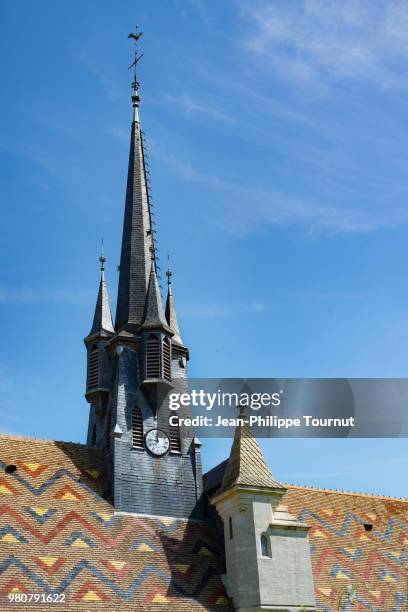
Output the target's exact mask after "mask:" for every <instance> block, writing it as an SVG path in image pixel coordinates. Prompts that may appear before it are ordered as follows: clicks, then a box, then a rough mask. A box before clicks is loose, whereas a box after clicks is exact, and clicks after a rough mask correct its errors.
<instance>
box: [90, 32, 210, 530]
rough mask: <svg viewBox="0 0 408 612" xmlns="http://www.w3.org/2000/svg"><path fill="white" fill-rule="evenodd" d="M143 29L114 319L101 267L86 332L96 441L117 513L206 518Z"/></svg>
mask: <svg viewBox="0 0 408 612" xmlns="http://www.w3.org/2000/svg"><path fill="white" fill-rule="evenodd" d="M141 36H142V33H141V32H138V31H136V33H132V34H130V35H129V38H131V39H133V40H134V42H135V56H134V62H133V64H132V66H134V70H135V73H134V81H133V83H132V106H133V118H132V124H131V133H130V152H129V164H128V173H127V187H126V198H125V212H124V221H123V235H122V248H121V258H120V267H119V286H118V298H117V306H116V319H115V325H114V326H113V324H112V319H111V317H110V309H109V304H108V301H107V300H108V298H107V289H106V284H105V279H104V277H103V270H102V271H101V274H102V276H101V282H100V287H99V294H98V301H97V312H96V313H95V317H94V324H93V326H92V332H91V334H90V335H88V336H87V337H86V338H85V344H86V347H87V351H88V382H87V391H86V399H87V400H88V402H89V403H90V404H91V408H90V418H89V430H88V444H93V445H96V446H98V447H99V448H103V449H104V452H105V458H106V465H107V470H108V473H109V475H110V481H111V492H110V493H111V497H112V499H113V503H114V506H115V509H116V510H117V511H123V512H134V513H139V514H151V515H161V516H172V517H184V518H201V517H202V476H201V456H200V446H201V444H200V442H199V441H198V439H197V438H195V436H194V432H193V431H192V430H191V428H188V427H186V426H184V425H183V424H182V420H181V421H180V423H176V424H174V423H173V425H172V426H171V427H170V425H169V416H170V411H169V406H168V394H169V393H170V392H171V391H172V390H173V391H174V390H176V391H177V392H180V391H183V390H184V389H187V361H188V359H189V352H188V349H187V347H186V346H185V345H184V343H183V341H182V339H181V336H180V331H179V327H178V322H177V317H176V312H175V306H174V299H173V292H172V287H171V274H172V273H171V272H170V270H169V271H168V272H167V276H168V295H167V302H166V309H165V310H164V308H163V302H162V297H161V294H160V289H159V283H158V279H157V264H156V259H157V256H156V245H155V238H154V236H155V231H154V223H153V219H152V212H151V205H150V196H149V188H148V181H147V168H146V156H145V148H144V143H143V134H142V130H141V127H140V120H139V103H140V98H139V83H138V80H137V65H138V62H139V60H140V57H141V56H138V54H137V43H138V41H139V39H140V37H141ZM103 267H104V261H103V262H102V268H103ZM108 311H109V316H108V315H107V313H108ZM97 313H99V314H97ZM95 319H96V323H95ZM102 319H103V322H102V323H101V322H100V321H102ZM96 351H98V353H97V352H96ZM96 354H97V355H98V357H97V358H96V357H94V355H96ZM96 371H97V373H98V378H97V384H94V382H95V380H96V379H95V372H96ZM188 416H190V414H189V409H188V408H184V409H180V410H179V411H178V417H179V419H182V417H188Z"/></svg>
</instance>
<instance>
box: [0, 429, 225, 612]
mask: <svg viewBox="0 0 408 612" xmlns="http://www.w3.org/2000/svg"><path fill="white" fill-rule="evenodd" d="M7 466H15V467H16V468H17V469H16V470H15V471H12V470H13V469H14V468H11V467H9V468H8V470H9V471H10V473H8V472H7V471H6V468H7ZM104 491H106V483H105V480H104V468H103V456H102V453H101V452H100V451H98V450H96V449H93V448H90V447H86V446H83V445H80V444H69V443H64V442H49V441H41V440H34V439H29V438H13V437H8V436H7V437H6V436H1V437H0V609H1V610H2V611H3V610H4V611H6V610H15V609H22V607H21V606H20V608H18V606H17V604H9V605H8V604H7V601H8V600H7V597H8V594H9V593H12V592H14V593H17V594H19V593H37V594H41V593H44V594H56V593H62V594H64V595H65V597H66V601H65V603H64V605H63V606H62V609H63V610H64V612H68V611H70V610H86V611H87V612H88V610H92V609H94V610H100V609H102V606H103V609H104V610H116V611H118V610H120V611H122V610H124V611H126V610H134V611H135V612H138V611H143V612H144V611H147V612H149V611H154V612H160V611H161V610H170V609H171V608H172V609H173V610H175V612H182V611H183V610H186V611H187V610H188V611H189V612H190V611H191V612H196V611H197V612H199V611H200V612H201V611H204V610H206V611H207V610H210V611H214V612H217V611H226V612H229V611H230V610H231V607H230V603H229V600H228V599H227V597H226V595H225V592H224V589H223V586H222V583H221V580H220V577H219V575H220V573H223V571H224V567H223V566H224V561H223V551H222V543H221V542H220V541H219V538H218V534H216V533H215V532H214V531H213V530H212V529H211V528H209V527H208V526H206V525H205V524H204V523H199V522H192V521H189V522H187V521H181V520H175V519H172V518H165V517H161V518H159V517H157V518H154V517H150V518H149V517H141V516H135V515H119V514H114V510H113V507H112V506H111V505H110V503H109V502H108V501H106V500H105V499H103V497H102V496H101V495H102V494H103V493H104ZM56 607H57V608H58V609H60V610H61V606H56ZM24 609H30V610H31V609H32V610H47V611H48V612H49V610H50V609H52V606H51V608H50V604H48V605H47V604H45V605H44V604H33V603H32V602H31V603H30V604H29V605H27V608H24Z"/></svg>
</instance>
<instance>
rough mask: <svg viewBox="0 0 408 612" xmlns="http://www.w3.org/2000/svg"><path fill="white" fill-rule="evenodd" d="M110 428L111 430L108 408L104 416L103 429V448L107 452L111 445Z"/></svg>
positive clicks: (110, 417) (110, 415) (110, 414)
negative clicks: (104, 427) (104, 425)
mask: <svg viewBox="0 0 408 612" xmlns="http://www.w3.org/2000/svg"><path fill="white" fill-rule="evenodd" d="M111 430H112V413H111V411H110V410H109V412H108V414H107V417H106V429H105V448H106V450H107V451H108V452H109V451H110V447H111Z"/></svg>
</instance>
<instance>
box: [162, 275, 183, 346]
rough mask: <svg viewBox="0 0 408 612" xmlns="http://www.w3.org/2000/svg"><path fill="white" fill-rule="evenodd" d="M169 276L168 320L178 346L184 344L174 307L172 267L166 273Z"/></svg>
mask: <svg viewBox="0 0 408 612" xmlns="http://www.w3.org/2000/svg"><path fill="white" fill-rule="evenodd" d="M166 276H167V287H168V288H167V300H166V319H167V323H168V324H169V327H170V329H171V331H172V332H173V342H177V344H181V345H182V344H183V341H182V339H181V335H180V330H179V326H178V322H177V316H176V309H175V307H174V299H173V291H172V288H171V277H172V276H173V272H172V271H171V270H170V266H169V268H168V270H167V272H166Z"/></svg>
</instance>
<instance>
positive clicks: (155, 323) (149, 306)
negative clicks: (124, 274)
mask: <svg viewBox="0 0 408 612" xmlns="http://www.w3.org/2000/svg"><path fill="white" fill-rule="evenodd" d="M151 262H152V263H151V268H150V277H149V286H148V289H147V296H146V304H145V309H144V313H143V323H142V327H143V328H145V329H146V328H151V329H164V330H166V331H168V332H170V328H169V326H168V325H167V321H166V317H165V314H164V310H163V303H162V298H161V295H160V289H159V283H158V281H157V274H156V266H155V263H154V259H153V258H152V260H151Z"/></svg>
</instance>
